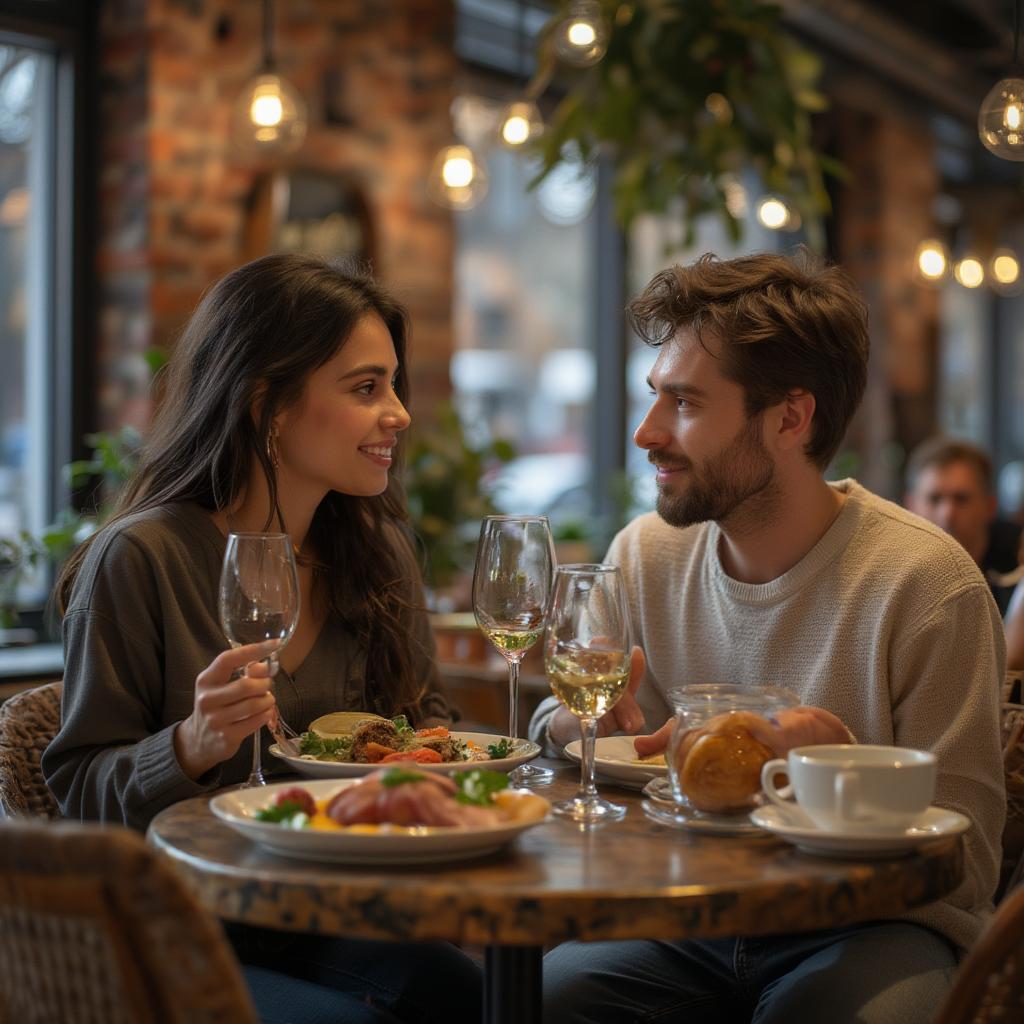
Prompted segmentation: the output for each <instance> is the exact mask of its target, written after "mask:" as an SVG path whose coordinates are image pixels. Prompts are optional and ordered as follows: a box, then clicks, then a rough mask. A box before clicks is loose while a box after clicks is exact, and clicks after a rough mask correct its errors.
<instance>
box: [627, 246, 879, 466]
mask: <svg viewBox="0 0 1024 1024" xmlns="http://www.w3.org/2000/svg"><path fill="white" fill-rule="evenodd" d="M627 312H628V315H629V319H630V322H631V323H632V325H633V329H634V330H635V331H636V333H637V334H638V335H639V336H640V337H641V338H643V339H644V341H646V342H647V344H649V345H654V346H658V345H661V344H663V343H664V342H666V341H669V340H670V339H672V338H674V337H675V336H676V334H677V333H678V332H679V331H680V330H686V329H690V330H692V331H693V332H694V334H695V336H696V338H697V339H698V341H700V343H701V344H702V345H704V347H705V348H707V345H706V344H705V342H704V332H709V333H710V334H711V335H712V336H713V337H714V338H715V340H716V341H717V342H718V343H719V346H720V357H721V359H722V372H723V374H724V375H725V376H726V377H727V378H729V380H732V381H734V382H735V383H737V384H739V385H740V387H742V388H743V393H744V396H745V404H746V411H747V415H748V416H755V415H757V414H758V413H760V412H762V411H763V410H765V409H767V408H769V407H770V406H772V405H775V404H777V403H778V402H781V401H782V400H783V399H784V398H785V397H786V395H787V394H789V393H790V392H792V391H794V390H803V391H807V392H809V393H810V394H812V395H814V399H815V409H814V418H813V420H812V429H811V439H810V441H809V442H808V443H807V446H806V452H807V458H808V459H809V460H810V461H811V462H813V463H814V464H815V465H816V466H818V467H819V468H820V469H825V467H826V466H827V465H828V464H829V462H830V461H831V460H832V457H833V456H834V455H835V453H836V452H837V451H838V449H839V445H840V444H841V443H842V440H843V436H844V435H845V434H846V428H847V427H848V426H849V424H850V420H851V419H852V417H853V414H854V412H855V411H856V409H857V406H858V405H859V404H860V400H861V398H862V397H863V396H864V389H865V387H866V386H867V372H868V351H869V341H868V327H867V307H866V305H865V303H864V300H863V299H862V298H861V296H860V293H859V291H858V290H857V286H856V285H855V284H854V282H853V280H852V279H851V278H850V276H849V275H848V274H847V273H845V271H843V270H841V269H840V268H839V267H836V266H823V265H821V264H819V263H817V262H816V261H815V260H814V258H813V257H812V256H811V255H810V254H809V253H807V252H806V251H800V252H798V253H797V255H796V256H795V257H793V258H790V257H786V256H782V255H779V254H777V253H760V254H757V255H754V256H741V257H738V258H737V259H729V260H720V259H718V257H716V256H714V255H712V254H710V253H708V254H706V255H704V256H702V257H701V258H700V259H699V260H697V262H696V263H693V264H691V265H690V266H686V267H682V266H674V267H670V268H669V269H668V270H663V271H661V272H660V273H659V274H656V275H655V276H654V278H653V279H652V280H651V282H650V284H648V286H647V288H646V289H645V290H644V292H643V294H642V295H640V296H639V298H637V299H635V300H634V301H633V302H632V303H630V305H629V307H628V310H627Z"/></svg>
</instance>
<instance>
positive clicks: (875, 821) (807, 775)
mask: <svg viewBox="0 0 1024 1024" xmlns="http://www.w3.org/2000/svg"><path fill="white" fill-rule="evenodd" d="M935 771H936V768H935V755H934V754H930V753H928V752H927V751H924V750H911V749H910V748H909V747H883V746H873V745H870V744H852V743H844V744H836V745H832V746H829V745H822V746H814V747H794V748H793V749H792V750H791V751H790V752H789V756H788V757H787V758H786V759H785V760H783V759H782V758H775V759H774V760H772V761H768V762H767V763H766V764H765V765H764V767H763V768H762V769H761V785H762V787H763V788H764V792H765V796H767V797H768V799H769V800H771V801H772V802H773V803H775V804H778V805H779V806H780V807H789V808H792V806H793V802H792V800H791V799H789V798H790V797H795V798H796V802H797V804H798V805H799V807H800V809H801V810H802V811H803V812H804V813H805V814H806V815H807V816H808V817H809V818H810V819H811V820H812V821H813V822H814V824H815V825H817V827H818V828H820V829H824V830H825V831H828V832H858V833H865V832H878V833H885V834H889V833H895V832H903V831H905V830H906V829H907V828H909V827H910V826H911V825H912V824H913V823H914V821H915V820H916V819H918V818H919V817H920V816H921V815H922V814H923V813H924V812H925V811H926V810H927V809H928V806H929V805H930V804H931V802H932V797H933V796H934V794H935ZM782 772H786V773H787V774H788V775H789V785H788V786H784V787H782V788H781V789H779V788H777V787H776V785H775V778H776V776H777V775H780V774H781V773H782Z"/></svg>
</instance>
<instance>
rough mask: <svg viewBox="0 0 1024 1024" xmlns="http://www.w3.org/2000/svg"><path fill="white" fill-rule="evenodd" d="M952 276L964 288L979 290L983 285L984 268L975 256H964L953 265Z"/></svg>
mask: <svg viewBox="0 0 1024 1024" xmlns="http://www.w3.org/2000/svg"><path fill="white" fill-rule="evenodd" d="M953 276H954V277H955V278H956V279H957V282H958V283H959V284H962V285H963V286H964V287H965V288H980V287H981V285H983V284H984V283H985V268H984V267H983V266H982V264H981V260H979V259H978V257H977V256H964V257H963V259H959V260H957V261H956V263H954V264H953Z"/></svg>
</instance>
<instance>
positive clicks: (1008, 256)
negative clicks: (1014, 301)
mask: <svg viewBox="0 0 1024 1024" xmlns="http://www.w3.org/2000/svg"><path fill="white" fill-rule="evenodd" d="M989 273H990V274H991V276H992V281H993V284H994V286H995V287H996V288H997V290H999V291H1001V292H1010V291H1015V290H1016V287H1015V286H1016V285H1018V284H1019V283H1020V261H1019V260H1018V259H1017V257H1016V256H1015V255H1014V253H1013V252H1012V251H1011V250H1009V249H997V250H996V251H995V252H994V253H993V254H992V262H991V263H990V264H989Z"/></svg>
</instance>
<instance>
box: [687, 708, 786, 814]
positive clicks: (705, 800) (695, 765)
mask: <svg viewBox="0 0 1024 1024" xmlns="http://www.w3.org/2000/svg"><path fill="white" fill-rule="evenodd" d="M755 719H756V720H757V721H755ZM763 725H764V719H762V718H761V716H760V715H754V714H752V713H751V712H748V711H733V712H729V713H727V714H724V715H719V716H718V717H716V718H713V719H711V720H710V721H709V722H708V723H707V724H706V725H704V726H703V727H702V728H700V729H692V730H690V732H688V733H686V734H685V735H684V736H683V738H682V740H681V741H680V743H679V747H678V749H677V750H676V755H675V756H676V764H677V766H678V778H679V785H680V788H681V789H682V791H683V793H684V794H685V795H686V798H687V800H689V802H690V804H691V805H692V806H693V807H695V808H696V809H697V810H699V811H709V812H711V813H722V812H726V813H728V812H736V811H742V810H745V809H747V808H749V807H751V806H752V805H753V802H754V797H755V795H756V794H757V793H758V792H760V789H761V766H762V765H763V764H764V763H765V762H766V761H769V760H770V759H771V758H773V757H774V756H775V754H774V752H773V751H772V749H771V748H770V747H767V746H765V745H764V744H763V743H761V742H760V741H759V740H757V739H755V738H754V736H753V735H751V733H752V731H755V730H757V731H763ZM759 727H761V728H760V729H759Z"/></svg>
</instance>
